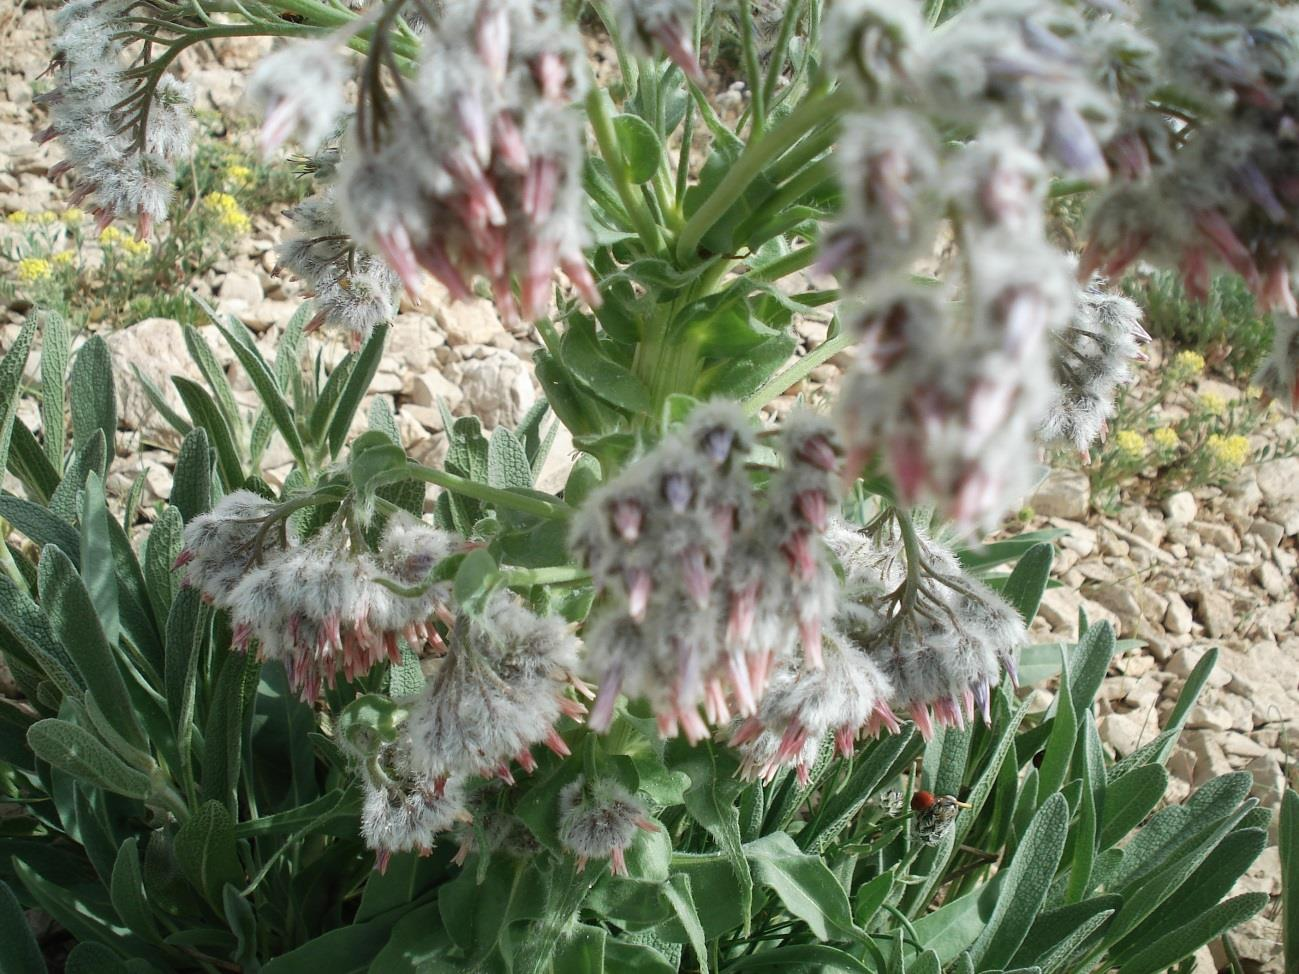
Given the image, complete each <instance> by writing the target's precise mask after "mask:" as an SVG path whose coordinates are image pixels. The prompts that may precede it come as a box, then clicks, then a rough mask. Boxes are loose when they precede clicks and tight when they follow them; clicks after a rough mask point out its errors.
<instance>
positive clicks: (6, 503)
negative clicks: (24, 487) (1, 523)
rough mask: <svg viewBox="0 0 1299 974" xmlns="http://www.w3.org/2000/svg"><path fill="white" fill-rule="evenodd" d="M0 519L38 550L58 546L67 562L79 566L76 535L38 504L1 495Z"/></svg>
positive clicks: (78, 543)
mask: <svg viewBox="0 0 1299 974" xmlns="http://www.w3.org/2000/svg"><path fill="white" fill-rule="evenodd" d="M0 517H2V518H4V519H5V520H6V521H8V522H9V523H10V524H12V525H13V526H14V528H16V529H17V530H18V531H19V532H20V533H22V534H25V535H26V536H27V537H28V538H30V539H31V540H32V541H34V542H36V544H37V545H38V546H39V547H44V546H45V545H47V544H53V545H58V546H59V548H60V549H62V551H63V552H64V554H66V555H67V556H68V557H69V558H71V559H72V560H73V561H75V562H78V563H79V562H80V558H81V555H80V550H81V539H80V538H79V537H78V535H77V532H76V531H75V530H73V528H72V526H71V525H69V524H68V523H67V522H66V521H64V520H63V519H62V518H59V517H56V516H54V515H53V514H51V513H50V512H49V511H47V510H46V509H45V508H43V507H41V506H40V505H39V504H33V503H32V502H31V501H25V500H23V499H22V498H21V497H14V496H13V495H11V494H0ZM78 567H80V565H79V564H78Z"/></svg>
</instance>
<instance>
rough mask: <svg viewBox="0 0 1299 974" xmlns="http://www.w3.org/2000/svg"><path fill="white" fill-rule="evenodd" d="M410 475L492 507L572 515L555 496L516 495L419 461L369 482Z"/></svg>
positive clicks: (554, 516) (543, 514) (554, 518)
mask: <svg viewBox="0 0 1299 974" xmlns="http://www.w3.org/2000/svg"><path fill="white" fill-rule="evenodd" d="M412 477H413V478H415V479H416V480H422V481H424V482H425V483H429V484H434V485H436V486H438V487H442V488H444V489H445V490H449V491H451V492H453V493H456V494H463V495H464V496H465V497H472V498H474V499H475V500H480V501H483V502H484V503H487V504H491V505H492V506H493V507H505V508H509V509H510V510H514V511H519V512H521V513H523V514H533V515H535V516H537V517H541V518H545V519H547V520H550V521H558V520H562V519H564V518H566V517H571V516H572V514H573V509H572V508H571V507H569V506H568V505H567V504H565V503H564V502H563V501H561V500H559V499H558V498H556V499H555V500H546V499H545V498H544V497H538V496H537V495H535V494H520V493H516V492H514V491H511V490H502V489H500V488H499V487H489V486H488V485H487V484H480V483H478V482H476V481H473V480H470V479H469V478H467V477H458V476H456V475H455V474H453V473H447V472H446V471H445V470H437V469H435V468H433V467H426V466H424V465H423V464H419V463H412V464H409V465H408V466H405V467H401V468H400V469H398V470H395V471H392V472H391V473H384V474H380V475H379V476H377V477H375V478H374V480H372V481H371V484H372V485H373V486H374V487H378V486H380V485H381V484H384V483H396V482H398V481H401V480H409V479H410V478H412Z"/></svg>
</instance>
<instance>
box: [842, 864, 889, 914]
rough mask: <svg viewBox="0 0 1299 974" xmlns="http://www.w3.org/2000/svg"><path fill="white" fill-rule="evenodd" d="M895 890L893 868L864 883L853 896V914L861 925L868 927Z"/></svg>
mask: <svg viewBox="0 0 1299 974" xmlns="http://www.w3.org/2000/svg"><path fill="white" fill-rule="evenodd" d="M892 892H893V870H892V869H890V870H889V871H888V872H886V873H880V874H879V875H878V876H876V877H875V878H874V879H872V880H871V881H870V882H868V883H862V884H861V885H860V886H858V887H857V891H856V892H855V893H853V897H852V915H853V920H855V921H856V923H857V925H858V926H860V927H863V928H864V927H866V926H867V925H868V924H869V923H870V922H871V918H872V917H874V916H875V914H876V913H878V912H879V909H880V907H882V906H883V905H884V904H885V902H887V900H888V898H889V894H890V893H892Z"/></svg>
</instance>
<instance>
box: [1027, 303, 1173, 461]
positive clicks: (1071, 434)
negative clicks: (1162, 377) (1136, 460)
mask: <svg viewBox="0 0 1299 974" xmlns="http://www.w3.org/2000/svg"><path fill="white" fill-rule="evenodd" d="M1052 338H1053V342H1052V348H1051V353H1052V354H1051V365H1052V371H1053V372H1054V373H1055V394H1054V396H1053V397H1052V400H1051V405H1050V407H1049V408H1048V409H1047V413H1046V418H1045V419H1044V420H1043V421H1042V425H1041V426H1040V427H1039V429H1038V437H1039V438H1040V439H1041V440H1042V442H1043V443H1044V444H1047V445H1067V446H1071V447H1072V448H1073V449H1075V450H1077V451H1078V452H1079V453H1081V454H1082V455H1083V457H1084V458H1085V459H1090V448H1091V444H1092V443H1094V442H1095V441H1096V440H1097V439H1104V437H1105V434H1106V432H1107V427H1108V421H1109V418H1110V416H1112V415H1113V413H1114V396H1115V393H1116V392H1117V390H1118V387H1119V386H1120V385H1124V384H1126V383H1128V382H1130V381H1131V380H1132V369H1131V363H1132V362H1133V361H1134V360H1137V361H1144V360H1145V359H1146V356H1145V354H1144V353H1143V352H1142V351H1141V348H1140V346H1141V344H1142V343H1143V342H1148V341H1150V335H1149V334H1147V333H1146V330H1145V329H1144V328H1142V327H1141V309H1140V308H1138V307H1137V305H1136V304H1135V302H1133V301H1131V300H1129V299H1128V298H1126V297H1124V296H1123V295H1121V294H1118V293H1116V292H1114V291H1110V290H1108V289H1107V288H1106V287H1105V286H1104V282H1103V281H1101V280H1099V279H1095V280H1093V281H1092V282H1091V283H1090V284H1089V285H1088V286H1087V287H1085V288H1079V290H1078V292H1077V294H1076V296H1075V301H1074V313H1073V318H1072V319H1070V321H1069V324H1068V325H1066V326H1065V327H1064V328H1063V329H1062V330H1060V331H1058V332H1056V333H1055V335H1053V336H1052Z"/></svg>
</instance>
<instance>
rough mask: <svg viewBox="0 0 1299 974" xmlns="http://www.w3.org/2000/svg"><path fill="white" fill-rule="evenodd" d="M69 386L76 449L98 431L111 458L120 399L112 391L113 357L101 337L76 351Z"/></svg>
mask: <svg viewBox="0 0 1299 974" xmlns="http://www.w3.org/2000/svg"><path fill="white" fill-rule="evenodd" d="M70 383H71V391H72V399H71V405H72V446H73V449H76V450H81V449H82V448H83V447H84V446H85V445H86V443H88V442H89V441H90V437H91V436H92V435H93V433H94V431H95V430H97V429H98V430H103V433H104V444H105V445H106V446H107V448H108V450H107V453H108V456H109V457H111V456H112V454H113V442H114V437H115V436H116V435H117V396H116V395H115V393H114V391H113V357H112V355H111V354H110V353H109V351H108V343H107V342H106V341H104V339H103V338H101V337H100V336H99V335H92V336H91V337H90V338H89V339H88V340H87V341H86V343H85V344H84V345H82V346H81V348H80V349H78V350H77V357H76V358H75V359H74V360H73V362H72V375H71V379H70ZM105 459H106V460H107V458H105Z"/></svg>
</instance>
